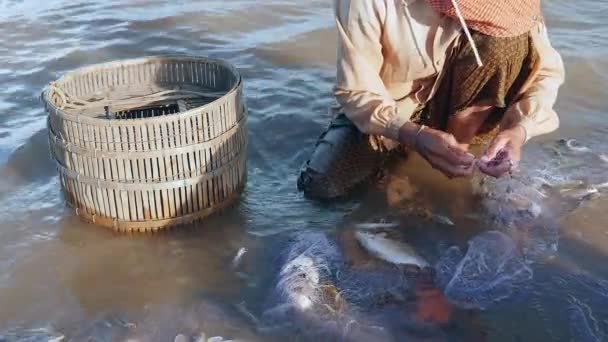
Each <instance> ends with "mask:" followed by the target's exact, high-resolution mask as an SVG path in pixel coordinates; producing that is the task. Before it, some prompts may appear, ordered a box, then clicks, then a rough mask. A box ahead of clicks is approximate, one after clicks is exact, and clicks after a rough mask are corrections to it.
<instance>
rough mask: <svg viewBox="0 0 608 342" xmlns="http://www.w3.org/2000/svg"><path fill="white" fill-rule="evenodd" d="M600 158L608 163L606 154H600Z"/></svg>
mask: <svg viewBox="0 0 608 342" xmlns="http://www.w3.org/2000/svg"><path fill="white" fill-rule="evenodd" d="M600 160H601V161H603V162H604V163H607V164H608V155H606V154H600Z"/></svg>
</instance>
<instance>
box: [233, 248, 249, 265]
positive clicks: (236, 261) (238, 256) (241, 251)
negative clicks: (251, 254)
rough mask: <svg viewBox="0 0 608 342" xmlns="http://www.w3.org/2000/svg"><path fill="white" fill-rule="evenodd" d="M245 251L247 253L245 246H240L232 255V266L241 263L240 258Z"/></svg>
mask: <svg viewBox="0 0 608 342" xmlns="http://www.w3.org/2000/svg"><path fill="white" fill-rule="evenodd" d="M245 253H247V248H245V247H241V248H240V249H239V251H238V252H237V253H236V255H235V256H234V259H232V268H237V267H238V266H239V264H240V263H241V259H242V258H243V255H245Z"/></svg>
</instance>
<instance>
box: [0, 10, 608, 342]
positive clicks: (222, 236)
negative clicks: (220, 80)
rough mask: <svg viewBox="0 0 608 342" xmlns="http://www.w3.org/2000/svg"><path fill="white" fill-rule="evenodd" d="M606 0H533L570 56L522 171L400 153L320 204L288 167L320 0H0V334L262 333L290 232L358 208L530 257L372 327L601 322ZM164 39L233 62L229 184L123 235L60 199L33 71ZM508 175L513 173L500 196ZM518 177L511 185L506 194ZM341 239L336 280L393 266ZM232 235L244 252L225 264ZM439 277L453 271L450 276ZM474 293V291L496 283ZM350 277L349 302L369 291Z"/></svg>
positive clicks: (310, 85)
mask: <svg viewBox="0 0 608 342" xmlns="http://www.w3.org/2000/svg"><path fill="white" fill-rule="evenodd" d="M604 7H605V4H604V3H603V2H601V1H588V0H584V1H578V2H572V1H566V0H556V1H551V2H546V3H545V8H546V14H547V20H548V23H549V26H550V33H551V35H552V38H553V40H554V43H555V46H556V47H557V48H558V49H560V52H562V54H563V56H564V59H565V62H566V67H567V83H566V84H565V85H564V87H563V88H562V92H561V96H560V99H559V101H558V106H557V109H558V111H559V113H560V115H561V119H562V120H561V121H562V128H561V129H560V132H558V133H555V134H552V135H550V136H548V137H545V138H542V139H539V140H538V141H535V142H533V143H532V144H530V145H529V146H527V147H526V150H527V154H526V158H525V160H524V163H523V168H524V173H523V176H522V177H523V180H522V182H521V183H517V184H519V185H516V186H512V185H509V184H516V183H509V181H510V180H509V181H507V182H506V183H499V184H495V185H492V184H490V185H489V187H488V188H487V190H490V192H487V193H486V195H487V194H490V196H489V197H487V198H486V199H485V200H484V199H480V198H479V196H478V194H477V193H476V191H477V189H475V188H474V187H472V185H471V184H470V183H467V182H463V181H452V182H448V181H446V180H445V179H444V178H443V176H441V175H439V174H437V173H436V172H434V171H432V170H429V169H428V168H426V167H424V165H425V163H424V162H423V161H421V160H420V158H417V157H415V156H413V157H412V158H410V159H409V160H407V161H398V162H396V163H395V165H393V166H392V168H391V173H390V174H389V176H388V177H387V180H386V182H384V183H382V184H379V185H378V186H373V187H371V188H370V191H369V192H368V193H367V194H362V195H358V196H356V197H355V198H353V199H350V200H347V201H343V202H340V203H335V204H331V205H320V204H316V203H314V202H310V201H307V200H305V199H303V198H302V197H301V196H300V194H298V193H297V192H296V185H295V184H296V176H297V171H298V169H299V167H300V166H301V164H302V162H303V161H304V160H305V159H306V158H307V156H308V155H309V153H310V152H311V150H312V146H313V143H314V141H315V139H316V137H317V136H318V134H319V133H320V132H321V131H322V129H323V128H325V126H326V123H327V119H328V115H327V112H328V107H329V106H330V104H331V103H332V99H331V96H330V94H331V87H332V82H333V78H334V70H333V64H334V62H335V44H334V43H335V42H334V39H335V32H334V31H333V29H332V25H333V22H332V18H331V1H327V0H311V1H307V2H294V1H290V0H268V1H265V2H263V4H261V3H260V2H256V1H253V0H229V1H215V0H205V1H194V2H169V1H160V0H131V1H113V0H112V1H105V2H99V1H64V0H49V1H43V2H39V1H10V0H8V1H0V84H2V87H1V88H0V114H1V115H0V208H2V209H3V210H1V211H0V308H1V309H0V331H2V332H3V333H0V334H2V335H0V340H1V341H3V340H8V341H13V340H19V338H21V339H22V340H25V339H26V338H27V336H31V337H32V339H31V340H43V341H44V340H49V339H51V338H53V337H58V336H61V335H66V336H67V337H72V338H73V339H74V340H81V339H85V338H86V337H87V336H96V337H97V338H98V339H100V340H120V339H121V338H127V337H133V338H139V339H141V340H159V341H166V340H173V338H174V337H175V336H176V335H177V334H184V335H186V336H198V335H200V334H201V333H205V334H206V336H207V337H212V336H215V335H220V336H224V337H225V338H245V339H250V340H255V339H256V338H258V337H260V336H263V334H262V333H263V332H261V331H257V330H256V322H258V321H259V317H260V316H261V313H262V312H263V311H264V310H265V309H266V306H267V304H268V303H267V301H266V298H267V297H266V296H267V293H268V289H269V288H272V287H273V286H275V285H276V281H275V279H276V277H275V274H274V271H275V270H276V269H277V267H280V259H277V253H278V251H279V250H281V249H282V248H284V247H285V245H284V244H283V243H282V242H281V241H282V238H283V237H284V236H285V235H286V234H288V233H294V234H299V233H301V232H304V231H311V230H312V231H314V232H318V233H322V234H327V235H328V236H332V234H333V235H336V233H337V232H342V231H348V230H349V229H351V228H352V227H353V226H354V225H355V223H357V222H368V221H375V222H379V221H381V220H385V221H386V222H389V221H390V222H392V221H396V222H397V223H398V224H397V226H398V228H397V229H398V230H400V232H401V235H402V238H403V239H405V240H407V242H408V243H409V244H410V245H412V246H414V248H415V249H416V251H417V252H418V254H420V255H421V256H422V257H424V258H426V259H427V260H429V262H430V263H431V264H435V263H436V262H437V261H438V260H439V259H440V258H441V256H442V255H444V253H445V252H446V251H448V250H450V248H452V247H454V248H459V249H460V250H461V251H462V253H463V254H464V255H473V254H475V253H472V252H471V253H467V247H468V242H469V241H471V240H472V239H474V238H475V237H476V236H484V235H483V234H484V232H485V231H488V230H497V231H500V232H501V233H503V234H506V235H508V236H509V238H510V239H513V241H514V243H515V245H516V246H517V248H516V252H517V253H519V254H518V255H523V256H524V257H525V258H526V259H525V260H527V261H528V260H533V261H534V262H532V263H527V264H526V267H529V268H530V269H531V270H532V273H533V277H532V279H531V281H530V283H531V285H530V287H528V288H527V294H526V297H525V298H526V300H516V298H514V297H510V298H513V299H512V301H510V299H508V298H507V299H505V300H504V302H506V303H511V304H513V305H501V306H490V307H488V309H487V310H485V311H479V310H475V309H474V310H466V309H463V310H457V312H456V313H455V314H454V315H453V316H450V317H451V323H450V324H451V325H449V326H440V327H437V326H432V327H431V328H429V327H425V326H419V325H417V324H416V323H415V321H413V320H412V315H411V314H412V312H413V311H415V310H416V306H415V305H410V306H408V305H403V306H399V305H397V308H396V309H395V310H396V311H391V310H388V309H387V310H386V311H384V312H383V313H382V314H379V316H378V317H368V318H366V319H369V322H385V323H386V324H387V325H389V326H393V327H399V326H401V327H403V328H402V329H396V330H395V331H393V332H392V333H394V334H390V333H389V334H385V333H381V332H380V331H376V332H374V333H373V335H375V336H376V338H378V339H380V338H381V336H382V339H384V338H386V339H389V337H390V335H394V336H396V337H397V339H398V340H399V337H401V338H402V339H404V338H408V337H409V338H412V339H413V337H412V336H426V338H427V340H442V341H443V340H466V341H479V340H484V339H486V340H489V341H503V340H504V341H513V340H538V341H545V340H557V341H566V340H570V339H577V340H593V339H599V340H601V339H602V338H605V337H606V334H607V333H608V327H606V326H605V325H606V324H605V322H603V321H602V319H601V318H600V317H606V315H607V314H608V313H607V312H606V308H607V307H608V305H606V304H608V303H606V298H607V296H606V288H607V287H606V284H605V280H602V279H608V272H606V268H605V267H603V265H605V261H606V258H607V256H608V234H607V229H608V228H607V227H606V225H605V222H606V221H607V215H606V208H607V205H608V202H607V201H606V199H605V198H606V197H605V196H606V193H607V192H608V187H607V186H606V185H605V184H606V182H607V181H608V179H606V178H608V176H607V175H606V172H605V169H606V165H607V164H606V157H605V156H606V155H608V150H607V149H606V147H605V146H607V145H606V143H607V142H608V141H607V140H606V133H608V127H607V126H606V124H605V120H604V115H605V113H606V112H608V105H606V102H605V100H604V99H605V98H606V97H607V96H608V90H607V89H608V77H607V76H606V73H605V71H606V70H607V67H608V64H607V63H608V62H606V59H605V58H604V57H603V56H604V55H605V53H606V46H608V41H607V40H606V39H607V38H606V37H608V25H607V24H605V20H604V19H605V18H604V16H602V13H603V11H604V12H605V8H604ZM165 53H171V54H173V53H186V54H194V55H204V56H210V57H214V58H222V59H226V60H228V61H230V62H232V63H234V64H236V65H237V66H238V67H239V68H240V69H241V71H242V74H243V76H244V78H245V85H246V95H247V97H248V104H249V107H250V119H249V125H248V128H249V130H250V131H249V134H250V139H249V141H250V146H249V151H248V156H249V160H248V167H249V170H248V172H249V176H248V179H249V182H248V186H247V188H246V189H245V192H244V194H243V198H242V200H241V201H240V203H239V204H238V205H237V206H236V207H234V208H233V209H231V210H229V211H227V212H226V213H224V214H223V215H221V216H218V217H215V218H213V219H210V220H207V221H205V222H203V223H200V224H198V225H197V226H196V227H192V229H185V230H181V231H175V232H168V233H163V234H159V235H155V236H132V237H124V236H119V235H115V234H113V233H110V232H108V231H106V230H103V229H97V228H96V227H93V226H90V225H87V224H84V223H81V222H80V221H79V220H78V218H77V217H75V216H74V214H73V213H72V212H71V211H69V210H66V209H65V208H64V206H63V204H62V198H61V195H60V192H59V184H58V180H57V173H56V171H55V170H54V166H53V164H52V162H51V161H50V159H49V158H48V154H47V143H46V138H45V137H46V134H47V133H46V130H45V113H44V112H43V109H42V106H41V104H40V102H39V99H38V97H39V94H40V91H41V90H42V87H43V86H44V85H45V84H47V83H48V82H50V81H52V80H55V79H57V78H58V77H59V76H60V75H62V74H63V73H65V72H67V71H69V70H73V69H75V68H77V67H80V66H83V65H88V64H92V63H98V62H105V61H110V60H115V59H121V58H134V57H141V56H143V55H154V54H165ZM560 138H564V139H569V138H576V139H577V142H578V143H579V144H580V145H582V146H586V147H587V148H588V150H585V149H582V150H581V149H572V148H569V145H568V144H566V143H565V142H560V141H559V139H560ZM570 145H571V144H570ZM576 146H578V145H576ZM602 155H603V156H604V159H602ZM507 188H510V189H515V190H514V191H513V192H512V193H514V195H513V196H511V197H505V198H507V199H508V200H507V201H505V200H503V199H502V198H503V197H501V194H502V193H503V192H504V191H506V189H507ZM590 188H593V189H596V191H591V192H589V191H588V190H589V189H590ZM523 189H528V190H530V191H532V190H533V191H532V192H526V191H523ZM492 190H494V193H492V192H491V191H492ZM414 193H416V196H415V197H414V196H413V195H412V194H414ZM522 193H525V194H526V195H525V196H524V200H521V198H517V197H516V195H518V194H519V195H521V194H522ZM413 198H415V199H416V200H415V201H414V200H413ZM534 205H537V206H538V207H534ZM537 214H538V215H537ZM479 234H482V235H479ZM348 241H349V239H346V240H345V242H344V243H345V246H346V247H344V248H345V250H346V251H348V254H349V260H350V262H351V263H345V264H343V265H341V266H340V267H338V268H339V269H342V270H343V271H344V273H342V278H341V281H337V282H336V285H337V286H338V287H339V286H340V285H342V286H343V287H347V285H348V284H357V282H358V281H359V282H360V281H363V282H364V284H363V285H365V286H362V287H361V289H362V290H365V291H366V293H370V294H376V292H377V291H376V290H377V289H378V288H381V287H384V285H386V282H387V281H389V283H390V284H393V282H394V280H395V279H392V278H385V277H384V275H385V274H387V273H390V272H391V270H392V269H391V268H390V267H389V266H387V265H384V264H383V265H382V266H381V267H380V266H378V264H375V265H376V266H378V267H376V268H374V272H371V273H361V270H360V269H356V268H353V267H355V266H357V265H358V266H361V265H368V267H369V265H374V263H373V262H372V263H371V264H369V262H371V261H370V260H371V258H370V256H369V255H366V254H365V253H361V252H360V251H358V250H357V248H355V247H356V244H355V243H354V242H352V241H351V242H348ZM349 244H350V245H349ZM243 247H244V248H246V249H247V253H245V254H244V255H243V258H242V263H241V265H240V266H239V267H238V268H236V269H233V268H231V267H230V265H231V262H232V260H233V258H234V256H235V255H236V254H237V253H238V251H239V250H240V249H241V248H243ZM452 250H454V249H452ZM494 252H496V251H494ZM476 255H477V257H478V258H481V257H487V254H484V253H477V254H476ZM471 260H472V261H474V262H478V261H479V259H471ZM516 260H517V261H520V260H519V259H516ZM458 262H460V261H456V260H455V261H454V264H455V265H458ZM472 265H477V264H475V263H473V264H472ZM505 265H510V263H505ZM518 265H519V264H518ZM372 267H374V266H372ZM503 271H504V270H501V271H499V273H497V275H499V276H500V275H503V274H504V272H503ZM349 272H350V273H349ZM500 272H503V273H500ZM581 274H584V275H585V276H582V275H581ZM464 275H465V274H463V276H464ZM466 276H469V277H470V276H472V274H466ZM366 277H367V278H366ZM365 279H367V280H365ZM461 279H464V278H461ZM467 279H468V278H467ZM479 279H481V278H479ZM469 280H470V279H469ZM454 284H457V282H453V283H452V288H451V291H459V290H462V289H461V288H457V287H454ZM401 285H404V287H407V286H406V285H407V284H406V283H404V284H401ZM386 287H390V286H386ZM347 290H348V289H347ZM452 293H458V292H452ZM460 293H462V292H460ZM486 293H487V294H488V298H485V299H487V300H488V301H489V302H491V301H492V300H494V299H497V297H498V296H499V294H497V293H498V292H492V291H488V292H486ZM348 294H349V292H348V291H346V292H345V295H347V296H346V297H348ZM350 294H351V298H350V299H349V302H353V303H355V304H369V303H370V300H368V299H369V298H361V297H360V296H359V297H357V296H354V295H352V294H353V291H352V289H351V293H350ZM391 300H394V301H397V302H398V300H397V299H394V298H393V299H391ZM371 302H375V301H371ZM400 310H401V311H400ZM403 310H405V312H406V314H404V315H402V314H398V313H397V311H399V312H401V313H403ZM408 310H409V311H408ZM412 310H413V311H412ZM355 317H356V320H362V318H359V316H356V315H355ZM391 322H392V323H395V324H391ZM133 324H135V325H136V326H137V329H135V330H134V329H133ZM370 325H374V324H371V323H370ZM38 328H39V329H38ZM425 329H426V330H425ZM370 331H372V332H373V331H374V330H373V329H371V330H366V333H369V332H370ZM412 331H416V334H415V335H412V334H411V332H412ZM260 334H262V335H260ZM424 334H427V335H424ZM36 336H37V337H36ZM361 336H368V335H365V334H363V333H362V334H361Z"/></svg>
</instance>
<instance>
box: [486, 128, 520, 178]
mask: <svg viewBox="0 0 608 342" xmlns="http://www.w3.org/2000/svg"><path fill="white" fill-rule="evenodd" d="M525 140H526V131H525V129H524V128H523V127H521V126H515V127H513V128H510V129H506V130H503V131H501V132H500V133H498V135H497V136H496V138H494V140H493V141H492V143H491V144H490V147H488V149H487V150H486V151H485V153H484V154H483V156H482V157H481V158H480V159H479V163H478V166H479V170H480V171H481V172H483V173H485V174H487V175H489V176H493V177H496V178H499V177H502V176H504V175H505V174H507V173H510V172H511V171H512V170H513V169H515V168H517V166H518V165H519V161H520V159H521V149H522V147H523V145H524V142H525Z"/></svg>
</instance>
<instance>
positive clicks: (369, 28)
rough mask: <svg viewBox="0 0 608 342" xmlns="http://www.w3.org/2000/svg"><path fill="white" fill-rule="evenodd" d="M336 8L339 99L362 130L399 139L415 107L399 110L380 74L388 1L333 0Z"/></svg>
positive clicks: (347, 114)
mask: <svg viewBox="0 0 608 342" xmlns="http://www.w3.org/2000/svg"><path fill="white" fill-rule="evenodd" d="M334 12H335V20H336V26H337V31H338V60H337V77H336V80H337V84H336V86H335V88H334V95H335V97H336V100H337V102H338V103H339V104H340V106H341V107H342V110H343V111H344V114H345V115H346V116H347V117H348V118H349V119H350V120H351V121H352V122H353V123H354V124H355V126H357V128H358V129H359V130H360V131H362V132H364V133H366V134H373V135H381V136H385V137H387V138H390V139H393V140H397V139H398V136H399V128H400V127H401V126H402V125H403V124H404V123H405V122H406V121H407V120H408V119H409V118H410V117H411V116H412V114H413V110H412V113H399V109H398V107H397V104H396V102H395V100H394V99H393V98H392V97H391V95H390V94H389V92H388V90H387V89H386V86H385V85H384V83H383V81H382V79H381V77H380V71H381V68H382V65H383V61H384V56H383V46H382V43H381V42H382V31H383V30H382V26H383V23H384V18H385V16H386V2H385V1H380V0H374V1H370V0H334ZM410 107H414V106H410ZM408 111H409V110H408Z"/></svg>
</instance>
